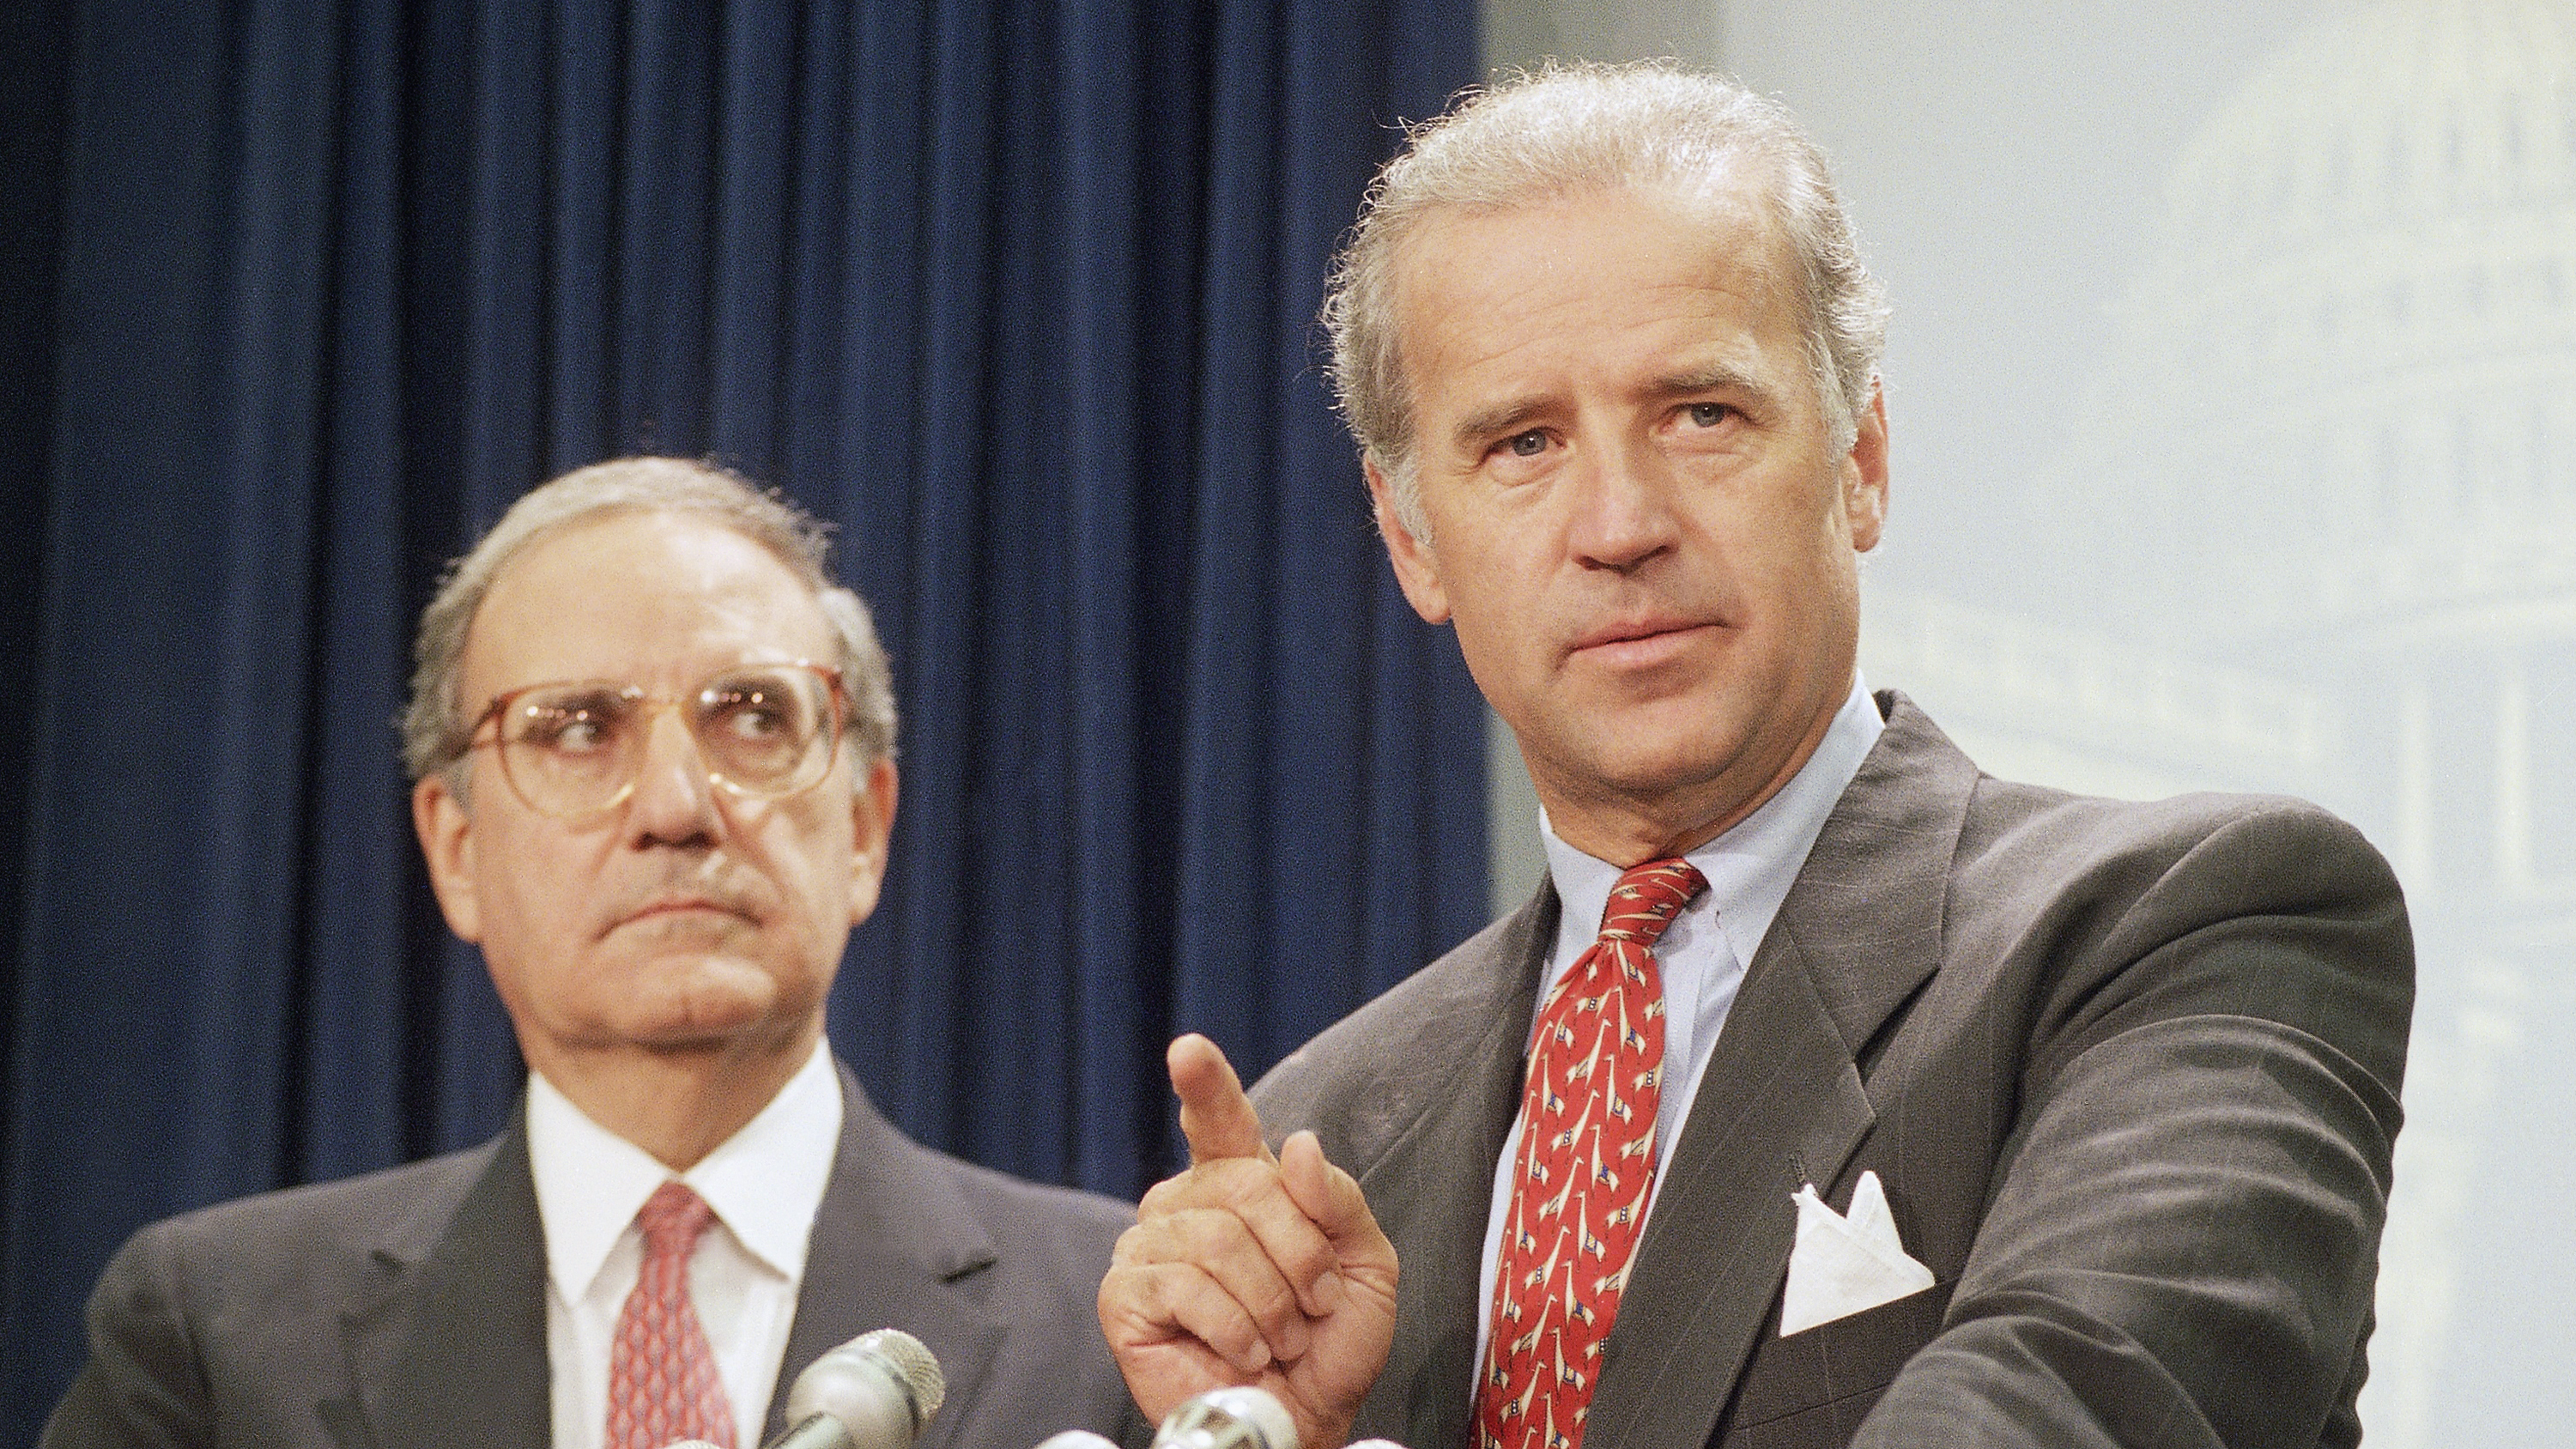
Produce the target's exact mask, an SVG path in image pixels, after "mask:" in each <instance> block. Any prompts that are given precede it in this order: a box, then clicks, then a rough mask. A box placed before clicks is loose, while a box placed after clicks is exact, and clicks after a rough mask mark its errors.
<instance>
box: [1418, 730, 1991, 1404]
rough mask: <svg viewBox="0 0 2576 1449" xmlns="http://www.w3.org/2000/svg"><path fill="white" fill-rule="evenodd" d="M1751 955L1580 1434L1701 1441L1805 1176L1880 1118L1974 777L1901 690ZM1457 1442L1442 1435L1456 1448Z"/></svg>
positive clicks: (1785, 1239) (1783, 1253)
mask: <svg viewBox="0 0 2576 1449" xmlns="http://www.w3.org/2000/svg"><path fill="white" fill-rule="evenodd" d="M1882 707H1883V708H1884V709H1885V710H1886V712H1887V716H1888V721H1887V730H1886V732H1885V733H1884V734H1883V735H1881V736H1880V738H1879V742H1878V745H1877V747H1876V748H1875V749H1873V750H1872V751H1871V753H1870V755H1869V757H1868V759H1866V760H1865V761H1863V762H1862V765H1861V769H1860V771H1859V773H1858V774H1856V775H1855V776H1854V777H1853V779H1852V783H1851V784H1850V786H1849V787H1848V788H1846V789H1845V790H1844V792H1843V795H1842V797H1841V798H1840V799H1839V800H1838V801H1836V802H1835V805H1834V810H1833V813H1832V814H1831V816H1829V817H1828V818H1827V820H1826V822H1825V827H1824V830H1823V831H1822V833H1821V834H1819V835H1818V837H1817V839H1816V844H1815V847H1814V849H1812V850H1811V851H1809V852H1808V856H1807V861H1806V863H1805V865H1804V866H1803V867H1802V868H1801V869H1800V871H1799V873H1798V878H1797V881H1796V883H1795V884H1794V885H1793V886H1791V888H1790V891H1789V895H1788V898H1787V899H1786V900H1785V901H1784V902H1783V903H1782V905H1781V909H1780V915H1779V917H1778V918H1777V919H1776V920H1774V921H1773V923H1772V926H1771V929H1770V931H1769V932H1768V933H1767V934H1766V935H1765V936H1764V937H1763V941H1762V945H1761V948H1760V949H1759V950H1757V951H1756V952H1755V953H1754V958H1753V962H1752V964H1751V967H1750V968H1749V969H1748V970H1747V972H1746V975H1745V981H1744V986H1743V989H1742V991H1741V993H1740V994H1739V995H1738V997H1737V999H1736V1003H1735V1007H1734V1009H1733V1010H1732V1011H1731V1012H1730V1013H1729V1014H1728V1016H1727V1020H1726V1026H1725V1028H1724V1029H1723V1030H1722V1031H1721V1032H1720V1033H1719V1035H1718V1041H1717V1045H1716V1047H1715V1049H1714V1053H1713V1055H1712V1056H1711V1058H1710V1060H1709V1064H1708V1070H1707V1073H1706V1075H1705V1076H1704V1077H1703V1078H1702V1079H1701V1082H1700V1089H1699V1095H1698V1097H1697V1098H1696V1099H1695V1100H1694V1101H1693V1102H1692V1104H1691V1112H1690V1118H1689V1121H1688V1122H1687V1123H1686V1124H1685V1125H1684V1127H1683V1129H1682V1135H1681V1140H1680V1141H1679V1142H1678V1143H1677V1144H1675V1147H1674V1151H1673V1154H1672V1157H1671V1159H1670V1161H1669V1162H1668V1163H1667V1165H1666V1168H1665V1179H1664V1183H1663V1186H1662V1188H1661V1189H1660V1190H1659V1194H1658V1196H1657V1198H1656V1201H1655V1204H1654V1208H1653V1216H1652V1217H1651V1219H1650V1220H1649V1221H1648V1223H1647V1226H1646V1239H1645V1242H1644V1243H1643V1244H1642V1245H1641V1246H1640V1247H1639V1249H1638V1261H1637V1265H1636V1270H1635V1272H1634V1273H1633V1275H1632V1276H1631V1279H1630V1284H1629V1288H1628V1291H1627V1294H1626V1296H1625V1297H1624V1298H1623V1299H1622V1301H1621V1303H1620V1307H1619V1319H1618V1322H1617V1324H1616V1325H1615V1326H1614V1327H1613V1329H1612V1331H1611V1336H1610V1342H1609V1345H1608V1348H1607V1353H1606V1357H1605V1360H1604V1363H1603V1367H1602V1374H1601V1381H1600V1387H1599V1389H1598V1391H1597V1392H1596V1393H1595V1395H1594V1398H1593V1401H1592V1407H1591V1412H1590V1415H1589V1417H1588V1418H1587V1419H1586V1421H1585V1427H1584V1439H1585V1442H1586V1444H1587V1445H1589V1446H1591V1449H1680V1446H1695V1445H1699V1444H1702V1443H1705V1442H1706V1441H1707V1439H1708V1436H1709V1433H1710V1431H1711V1429H1712V1428H1714V1426H1715V1424H1716V1422H1717V1417H1718V1415H1719V1413H1720V1412H1721V1411H1722V1410H1723V1409H1724V1408H1725V1406H1726V1403H1727V1400H1728V1399H1729V1398H1731V1397H1732V1396H1733V1394H1734V1392H1735V1384H1736V1380H1737V1379H1738V1377H1739V1376H1740V1375H1741V1374H1742V1372H1743V1369H1744V1364H1745V1361H1746V1359H1747V1358H1748V1357H1749V1356H1750V1355H1751V1353H1752V1349H1753V1344H1754V1338H1755V1335H1756V1334H1757V1333H1759V1332H1760V1330H1761V1328H1762V1325H1763V1324H1764V1322H1765V1321H1767V1320H1768V1318H1769V1316H1770V1312H1771V1305H1772V1304H1773V1302H1774V1301H1775V1300H1776V1299H1777V1298H1778V1296H1779V1293H1780V1287H1781V1283H1782V1281H1783V1279H1784V1278H1785V1276H1786V1274H1787V1268H1788V1261H1789V1249H1790V1247H1791V1246H1792V1245H1793V1243H1794V1242H1795V1239H1796V1234H1797V1212H1796V1209H1795V1208H1794V1207H1793V1206H1792V1204H1791V1202H1790V1196H1789V1195H1790V1194H1791V1193H1792V1192H1794V1191H1795V1190H1796V1189H1797V1186H1798V1179H1799V1177H1800V1176H1801V1175H1802V1174H1803V1175H1804V1176H1806V1177H1808V1178H1810V1179H1812V1180H1813V1181H1815V1182H1817V1183H1819V1184H1825V1185H1830V1184H1831V1183H1832V1182H1833V1181H1834V1179H1835V1178H1836V1176H1837V1175H1838V1174H1839V1173H1840V1172H1841V1170H1842V1168H1843V1166H1844V1164H1845V1163H1846V1162H1847V1161H1848V1160H1849V1159H1850V1156H1851V1154H1852V1151H1853V1149H1854V1148H1855V1147H1857V1146H1858V1145H1859V1143H1860V1141H1861V1139H1862V1137H1863V1135H1864V1134H1865V1133H1867V1131H1868V1130H1869V1127H1870V1125H1871V1123H1872V1122H1874V1121H1875V1120H1876V1114H1875V1113H1874V1111H1873V1109H1872V1108H1871V1105H1870V1101H1869V1097H1868V1094H1867V1093H1866V1091H1865V1090H1864V1089H1863V1086H1862V1081H1861V1073H1860V1069H1859V1067H1858V1066H1857V1065H1856V1058H1857V1057H1858V1056H1859V1054H1860V1053H1862V1052H1863V1050H1864V1049H1865V1048H1866V1046H1867V1044H1868V1043H1869V1041H1870V1040H1871V1038H1872V1037H1874V1036H1875V1035H1876V1034H1877V1033H1878V1031H1879V1028H1880V1027H1881V1026H1882V1025H1883V1024H1884V1023H1885V1022H1886V1020H1887V1019H1888V1017H1889V1016H1890V1015H1891V1014H1892V1013H1893V1012H1894V1011H1895V1010H1896V1009H1897V1007H1898V1006H1900V1005H1901V1004H1902V1003H1903V1002H1904V1001H1905V999H1906V998H1907V997H1908V996H1910V995H1911V994H1912V993H1913V992H1914V991H1915V989H1916V988H1917V987H1919V986H1920V985H1921V984H1922V983H1923V981H1924V980H1925V979H1926V978H1927V977H1929V976H1930V975H1931V973H1932V971H1933V969H1934V968H1935V967H1936V966H1937V965H1938V963H1939V960H1940V946H1941V929H1942V912H1943V906H1944V899H1945V896H1946V893H1947V889H1948V881H1949V867H1950V860H1951V857H1952V855H1953V854H1954V853H1955V852H1956V850H1957V846H1958V838H1959V830H1960V825H1961V822H1962V820H1963V819H1964V816H1965V812H1966V808H1967V797H1968V792H1969V790H1970V788H1971V787H1972V786H1973V785H1974V784H1975V781H1976V768H1975V766H1973V765H1971V764H1969V763H1968V761H1967V759H1966V757H1965V756H1963V755H1960V754H1959V753H1958V752H1957V750H1956V749H1954V748H1952V747H1951V746H1950V745H1949V742H1948V741H1947V740H1945V739H1943V738H1942V737H1941V735H1940V733H1939V731H1937V730H1935V729H1933V728H1932V726H1931V724H1930V722H1929V721H1928V720H1925V719H1924V718H1923V716H1922V715H1921V714H1920V713H1919V712H1917V711H1916V710H1914V708H1913V706H1912V705H1911V704H1910V703H1908V702H1907V701H1906V700H1905V699H1904V697H1903V696H1901V695H1888V696H1883V697H1882ZM1453 1442H1454V1441H1453Z"/></svg>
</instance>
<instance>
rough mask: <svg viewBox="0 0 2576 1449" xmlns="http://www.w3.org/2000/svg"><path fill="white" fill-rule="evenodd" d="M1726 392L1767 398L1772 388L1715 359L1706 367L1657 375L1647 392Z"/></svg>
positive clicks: (1663, 394) (1662, 394)
mask: <svg viewBox="0 0 2576 1449" xmlns="http://www.w3.org/2000/svg"><path fill="white" fill-rule="evenodd" d="M1726 391H1734V392H1747V393H1751V394H1753V395H1754V396H1755V397H1757V398H1764V399H1768V398H1769V397H1770V396H1771V389H1770V388H1768V387H1765V386H1764V385H1763V384H1761V383H1759V382H1756V381H1755V380H1754V379H1753V378H1752V377H1751V376H1750V375H1749V374H1746V373H1744V372H1741V371H1739V370H1737V369H1735V368H1733V367H1729V366H1728V365H1726V364H1725V363H1723V362H1713V363H1710V364H1709V365H1708V366H1706V367H1697V368H1692V369H1691V370H1689V371H1687V372H1669V373H1666V374H1664V375H1663V376H1662V377H1659V378H1656V379H1655V380H1654V381H1653V382H1652V383H1650V384H1648V385H1647V388H1646V392H1647V394H1648V395H1649V396H1652V397H1678V396H1680V395H1682V394H1684V393H1693V392H1726Z"/></svg>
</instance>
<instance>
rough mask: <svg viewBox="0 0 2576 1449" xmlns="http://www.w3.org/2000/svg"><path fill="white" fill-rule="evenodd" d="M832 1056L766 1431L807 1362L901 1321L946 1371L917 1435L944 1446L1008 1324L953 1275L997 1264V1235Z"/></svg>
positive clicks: (931, 1448) (929, 1445) (780, 1424)
mask: <svg viewBox="0 0 2576 1449" xmlns="http://www.w3.org/2000/svg"><path fill="white" fill-rule="evenodd" d="M836 1065H839V1067H840V1073H841V1143H840V1147H839V1149H838V1150H837V1151H836V1152H835V1153H834V1154H833V1157H832V1175H831V1177H830V1179H829V1180H828V1181H827V1183H826V1185H825V1187H824V1189H823V1202H822V1205H821V1207H820V1208H819V1209H818V1210H817V1211H816V1213H815V1215H814V1229H813V1235H812V1237H811V1238H810V1239H809V1240H808V1246H807V1249H806V1255H805V1282H804V1286H803V1288H802V1289H801V1290H800V1291H799V1293H798V1296H797V1300H796V1323H795V1327H794V1329H793V1330H792V1331H791V1332H790V1333H789V1335H788V1339H787V1353H786V1356H785V1357H784V1358H783V1359H782V1360H781V1361H780V1363H779V1369H778V1388H777V1390H776V1392H774V1393H772V1394H771V1395H770V1399H769V1422H768V1427H767V1428H766V1429H765V1430H764V1431H763V1432H762V1435H761V1437H762V1438H763V1439H764V1440H766V1439H769V1438H773V1437H775V1436H776V1435H777V1434H779V1433H781V1432H783V1431H784V1430H785V1429H786V1428H787V1427H788V1425H787V1423H786V1413H787V1394H788V1391H789V1389H790V1388H792V1387H793V1386H794V1384H795V1382H796V1376H797V1375H798V1374H800V1373H803V1372H804V1371H805V1368H806V1366H807V1365H809V1364H811V1363H813V1361H814V1360H815V1359H817V1358H820V1357H822V1356H823V1354H825V1353H826V1352H828V1351H830V1350H832V1349H834V1348H837V1347H839V1346H840V1345H841V1344H843V1343H846V1342H848V1341H849V1340H851V1339H853V1338H856V1337H858V1336H859V1335H860V1334H862V1333H866V1332H868V1331H869V1330H871V1329H877V1328H900V1329H902V1330H903V1331H904V1332H906V1333H909V1334H911V1335H913V1336H914V1337H916V1338H918V1339H920V1340H921V1341H922V1342H923V1344H925V1345H927V1346H928V1347H929V1349H930V1351H931V1353H932V1354H933V1355H935V1356H936V1357H937V1358H938V1360H939V1367H940V1370H941V1373H942V1376H943V1377H945V1378H946V1379H947V1381H948V1389H949V1401H948V1405H947V1407H945V1408H943V1409H942V1410H941V1411H940V1413H939V1417H938V1418H937V1419H935V1420H934V1421H932V1423H931V1425H930V1428H929V1430H928V1432H926V1433H925V1434H923V1436H922V1439H921V1449H944V1446H945V1445H947V1444H948V1442H949V1440H950V1438H951V1437H952V1436H951V1435H950V1434H949V1433H948V1432H947V1430H948V1429H950V1428H952V1427H953V1426H954V1425H956V1424H958V1423H961V1422H963V1421H964V1420H965V1418H966V1417H967V1415H966V1408H967V1405H968V1403H969V1402H970V1401H971V1400H972V1398H973V1396H974V1393H975V1391H976V1388H977V1386H979V1385H981V1384H983V1383H984V1382H985V1381H986V1378H987V1375H986V1374H985V1372H984V1369H985V1366H986V1365H987V1364H988V1363H989V1362H990V1361H991V1360H992V1357H993V1354H994V1352H995V1350H996V1349H998V1348H999V1347H1000V1345H1001V1341H1002V1335H1003V1328H1004V1326H1003V1325H1002V1324H999V1323H996V1322H994V1321H992V1320H991V1319H990V1318H988V1317H986V1316H985V1315H984V1314H983V1313H982V1312H981V1311H980V1310H978V1309H977V1308H976V1307H975V1306H974V1305H973V1304H972V1303H971V1302H970V1301H968V1299H967V1297H966V1296H965V1295H964V1294H962V1293H960V1292H959V1291H958V1289H957V1286H956V1285H958V1284H959V1283H961V1282H963V1281H964V1280H966V1279H968V1278H971V1277H972V1276H973V1275H974V1274H976V1273H978V1272H981V1271H983V1270H984V1269H987V1268H989V1267H991V1266H992V1265H993V1263H994V1261H995V1258H996V1254H995V1249H994V1245H993V1241H992V1239H991V1238H990V1237H989V1236H988V1235H986V1233H985V1232H984V1230H983V1228H982V1227H981V1226H980V1225H979V1220H978V1219H977V1217H976V1215H975V1213H974V1212H973V1211H972V1209H971V1208H970V1206H969V1204H968V1203H967V1201H966V1199H965V1196H964V1195H963V1194H962V1193H960V1192H959V1191H958V1190H957V1186H956V1184H955V1183H954V1182H952V1181H950V1180H949V1177H948V1175H947V1173H946V1172H945V1171H943V1170H942V1168H941V1164H940V1163H939V1162H938V1160H937V1159H935V1158H933V1157H932V1156H931V1155H930V1153H928V1152H927V1151H926V1150H924V1149H923V1148H921V1147H918V1146H916V1145H914V1144H913V1143H912V1142H911V1141H909V1140H907V1139H906V1138H904V1137H903V1136H902V1135H900V1134H899V1133H897V1132H896V1131H895V1130H894V1128H893V1127H892V1126H890V1125H889V1124H888V1123H887V1122H886V1120H885V1119H884V1118H883V1117H880V1116H878V1115H877V1111H876V1108H875V1107H874V1106H873V1105H871V1104H870V1103H869V1101H868V1096H867V1093H866V1092H865V1091H863V1090H861V1089H860V1087H859V1083H858V1079H857V1078H856V1077H854V1076H852V1075H851V1073H850V1069H849V1067H848V1065H847V1064H846V1063H839V1064H836Z"/></svg>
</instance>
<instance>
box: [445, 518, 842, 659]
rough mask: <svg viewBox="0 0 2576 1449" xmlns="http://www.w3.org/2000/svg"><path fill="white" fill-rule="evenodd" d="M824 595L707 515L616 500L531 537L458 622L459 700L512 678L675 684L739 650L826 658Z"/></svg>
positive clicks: (738, 655) (745, 654) (750, 654)
mask: <svg viewBox="0 0 2576 1449" xmlns="http://www.w3.org/2000/svg"><path fill="white" fill-rule="evenodd" d="M833 653H834V650H833V648H832V635H831V625H830V623H829V621H828V620H826V619H825V618H824V616H823V610H822V606H821V605H820V604H819V603H818V602H816V600H815V598H814V595H813V592H812V591H811V590H809V589H808V588H806V586H805V584H804V583H803V581H801V580H800V579H798V578H797V577H796V575H795V573H794V572H793V571H791V570H790V569H789V568H788V567H787V565H785V564H784V563H781V562H780V561H779V560H778V558H777V557H776V556H775V555H773V554H771V553H770V552H769V550H767V549H765V548H763V547H761V546H760V545H759V544H757V543H754V542H753V541H751V540H750V539H748V538H745V537H744V536H743V535H741V534H739V533H736V532H734V531H733V530H732V529H730V528H727V527H726V526H725V525H723V524H722V523H719V522H717V521H715V520H713V519H710V518H706V517H702V516H699V515H695V514H687V513H676V512H669V511H660V510H654V511H639V512H630V513H615V514H609V515H607V516H605V517H601V518H597V519H589V520H584V521H582V522H579V523H575V524H573V525H571V526H569V527H567V528H565V529H563V530H562V531H560V532H557V533H552V534H549V535H547V536H545V537H544V538H541V539H539V540H538V541H536V542H535V543H532V544H529V545H528V546H527V547H526V548H524V549H522V550H521V551H520V552H519V553H518V554H517V555H516V556H515V557H513V558H512V559H511V560H510V561H509V562H508V563H507V564H506V565H504V566H503V568H502V569H501V572H500V574H499V575H498V576H497V577H496V578H495V579H494V580H493V581H492V587H491V589H490V590H489V591H488V592H487V593H485V595H484V596H483V602H482V604H481V605H480V607H478V608H477V609H476V610H475V612H474V623H473V627H472V628H471V630H470V631H469V632H468V633H467V635H466V641H465V657H464V661H463V665H464V667H463V684H464V694H465V697H466V699H467V701H468V702H469V704H470V703H471V702H473V701H475V700H478V699H484V698H488V697H490V696H491V695H494V694H498V693H500V692H502V691H504V690H508V689H515V688H518V687H519V686H521V685H526V684H537V683H543V682H546V681H549V680H558V679H617V680H631V681H635V682H640V683H647V684H653V683H660V684H664V685H671V686H678V685H684V684H687V683H689V682H691V681H693V680H695V679H697V678H699V677H700V676H701V675H703V674H705V673H706V672H708V671H710V670H715V669H721V668H723V667H725V666H727V665H730V664H736V663H740V662H742V661H743V660H745V659H756V658H795V659H818V660H826V661H828V660H830V659H831V658H832V656H833Z"/></svg>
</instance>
